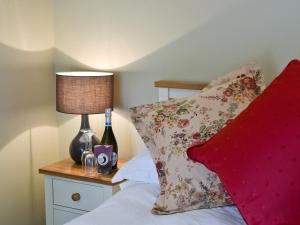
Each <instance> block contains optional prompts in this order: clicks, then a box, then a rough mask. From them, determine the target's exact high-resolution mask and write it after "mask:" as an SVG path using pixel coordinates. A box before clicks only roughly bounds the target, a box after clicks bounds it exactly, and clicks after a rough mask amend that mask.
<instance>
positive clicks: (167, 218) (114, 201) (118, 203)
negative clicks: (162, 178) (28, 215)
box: [65, 183, 246, 225]
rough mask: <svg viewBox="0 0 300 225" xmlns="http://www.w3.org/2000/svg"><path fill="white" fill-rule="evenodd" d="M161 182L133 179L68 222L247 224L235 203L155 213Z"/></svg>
mask: <svg viewBox="0 0 300 225" xmlns="http://www.w3.org/2000/svg"><path fill="white" fill-rule="evenodd" d="M158 193H159V185H156V184H145V183H134V184H131V185H129V186H127V187H126V188H124V189H123V190H121V191H119V192H118V193H117V194H115V195H114V196H113V197H112V198H110V199H109V200H108V201H106V202H105V203H103V204H102V205H101V206H99V207H98V208H96V209H95V210H93V211H92V212H89V213H87V214H85V215H83V216H81V217H79V218H77V219H75V220H73V221H71V222H69V223H67V224H65V225H241V224H242V225H245V224H246V223H245V222H244V220H243V219H242V217H241V216H240V214H239V212H238V210H237V209H236V208H235V207H233V206H230V207H219V208H214V209H202V210H194V211H190V212H185V213H177V214H172V215H153V214H151V212H150V211H151V208H152V206H153V204H154V202H155V200H156V196H157V195H158Z"/></svg>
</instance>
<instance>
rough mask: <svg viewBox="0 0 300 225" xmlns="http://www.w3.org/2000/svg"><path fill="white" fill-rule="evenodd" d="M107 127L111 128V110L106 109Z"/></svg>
mask: <svg viewBox="0 0 300 225" xmlns="http://www.w3.org/2000/svg"><path fill="white" fill-rule="evenodd" d="M105 126H111V109H110V108H108V109H105Z"/></svg>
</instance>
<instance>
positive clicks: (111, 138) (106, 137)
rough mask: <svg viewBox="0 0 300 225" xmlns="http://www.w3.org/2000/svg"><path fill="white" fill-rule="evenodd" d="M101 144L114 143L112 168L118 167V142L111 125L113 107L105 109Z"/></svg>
mask: <svg viewBox="0 0 300 225" xmlns="http://www.w3.org/2000/svg"><path fill="white" fill-rule="evenodd" d="M100 143H101V145H112V151H113V152H112V169H113V170H114V169H117V164H118V144H117V141H116V138H115V135H114V132H113V129H112V127H111V109H110V108H108V109H105V130H104V133H103V136H102V139H101V142H100Z"/></svg>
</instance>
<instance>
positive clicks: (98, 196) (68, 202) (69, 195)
mask: <svg viewBox="0 0 300 225" xmlns="http://www.w3.org/2000/svg"><path fill="white" fill-rule="evenodd" d="M103 191H104V187H101V186H97V185H92V184H86V183H81V182H80V183H79V182H73V181H69V180H61V179H55V178H54V179H53V203H54V204H55V205H59V206H64V207H69V208H73V209H79V210H84V211H91V210H93V209H95V208H96V207H97V206H99V205H100V204H101V203H102V202H103V201H104V196H103Z"/></svg>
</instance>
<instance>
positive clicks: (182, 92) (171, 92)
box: [154, 80, 207, 101]
mask: <svg viewBox="0 0 300 225" xmlns="http://www.w3.org/2000/svg"><path fill="white" fill-rule="evenodd" d="M206 85H207V84H206V83H200V82H184V81H167V80H160V81H155V82H154V87H157V88H158V100H159V101H164V100H168V99H170V98H181V97H186V96H189V95H193V94H196V93H197V92H198V91H199V90H201V89H203V88H204V87H205V86H206Z"/></svg>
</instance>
